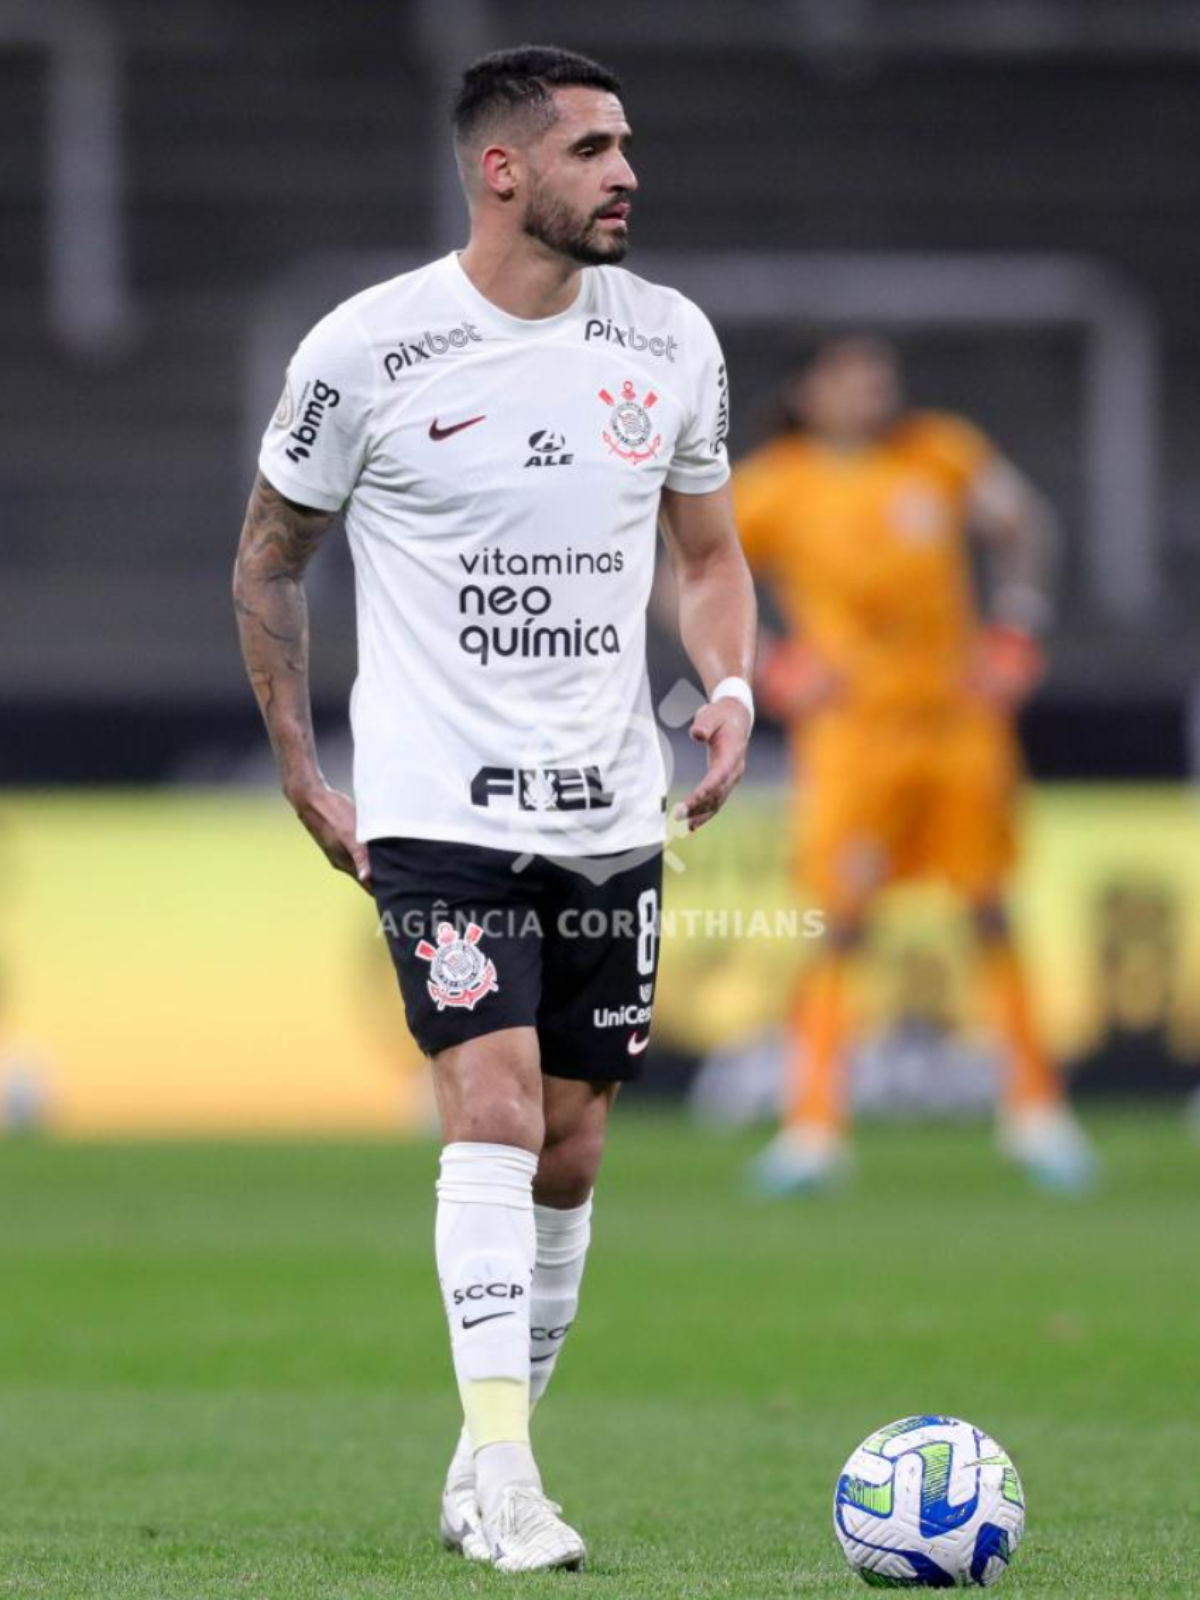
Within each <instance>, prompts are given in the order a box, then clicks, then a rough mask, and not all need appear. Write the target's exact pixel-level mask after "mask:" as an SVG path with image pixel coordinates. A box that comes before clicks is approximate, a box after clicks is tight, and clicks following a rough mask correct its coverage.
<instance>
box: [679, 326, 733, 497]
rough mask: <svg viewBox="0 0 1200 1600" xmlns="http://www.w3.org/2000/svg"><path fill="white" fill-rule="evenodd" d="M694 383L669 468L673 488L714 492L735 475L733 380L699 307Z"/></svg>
mask: <svg viewBox="0 0 1200 1600" xmlns="http://www.w3.org/2000/svg"><path fill="white" fill-rule="evenodd" d="M692 311H693V313H694V317H693V328H694V329H695V332H694V333H692V334H691V335H690V336H689V338H690V342H691V343H692V345H693V347H694V348H693V351H692V352H690V354H691V367H692V373H693V375H694V376H693V383H692V388H691V404H690V410H689V412H688V416H687V419H686V420H685V422H684V425H683V428H682V429H681V431H680V434H679V438H678V440H677V441H676V445H675V454H674V455H673V456H672V457H671V465H670V468H669V470H668V472H667V488H668V489H676V490H678V491H679V492H680V493H681V494H709V493H710V492H711V491H712V490H713V489H719V488H720V487H721V485H722V484H723V483H725V482H726V481H727V479H728V477H729V455H728V452H727V450H726V448H725V442H726V438H727V436H728V433H729V378H728V375H727V373H726V371H725V357H724V356H723V355H722V354H721V346H720V344H719V343H718V342H717V336H716V334H715V333H714V332H713V330H712V325H711V323H710V322H709V320H708V318H707V317H706V316H704V315H703V314H702V313H701V312H700V311H698V310H696V308H695V307H694V306H693V307H692Z"/></svg>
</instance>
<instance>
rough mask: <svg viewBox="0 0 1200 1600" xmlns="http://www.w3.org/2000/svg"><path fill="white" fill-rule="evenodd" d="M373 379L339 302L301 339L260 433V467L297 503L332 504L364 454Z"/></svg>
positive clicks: (322, 507)
mask: <svg viewBox="0 0 1200 1600" xmlns="http://www.w3.org/2000/svg"><path fill="white" fill-rule="evenodd" d="M373 392H374V385H373V380H372V373H371V359H370V351H369V348H368V346H367V342H366V339H365V337H364V335H363V333H362V331H361V329H360V328H359V325H358V323H357V321H356V320H355V318H354V317H353V316H351V315H349V314H347V313H346V312H344V311H342V310H338V311H334V312H331V314H330V315H329V316H327V317H326V318H325V319H324V320H323V321H321V322H318V323H317V325H316V327H315V328H314V329H313V330H312V332H311V333H310V334H309V335H308V336H307V337H306V338H305V339H304V340H303V341H302V343H301V344H300V347H299V349H298V350H297V351H296V354H295V355H294V356H293V357H292V360H291V364H290V365H289V367H288V370H287V376H286V378H285V379H284V384H283V394H282V395H281V396H280V400H279V407H278V409H277V411H276V412H275V415H274V416H273V417H272V418H271V421H270V423H269V425H268V427H267V431H266V433H264V434H263V441H262V449H261V451H260V452H259V457H258V466H259V471H260V472H261V473H262V475H263V477H264V478H266V480H267V481H268V483H270V484H273V485H274V487H275V488H276V489H278V490H279V492H280V493H281V494H284V495H286V496H287V497H288V499H289V500H295V501H296V502H297V504H299V505H305V506H313V507H315V508H316V509H317V510H319V511H338V510H340V509H341V507H342V506H343V505H345V503H346V501H347V500H348V499H349V498H350V495H351V493H352V492H353V489H354V485H355V484H356V483H357V481H358V476H359V473H360V472H361V471H362V466H363V462H364V460H365V459H366V453H367V439H368V430H369V427H370V419H371V403H372V396H373Z"/></svg>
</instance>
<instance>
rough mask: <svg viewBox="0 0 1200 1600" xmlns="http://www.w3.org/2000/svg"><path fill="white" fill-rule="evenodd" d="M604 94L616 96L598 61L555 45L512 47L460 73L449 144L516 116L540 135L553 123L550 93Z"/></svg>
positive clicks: (614, 80) (614, 81)
mask: <svg viewBox="0 0 1200 1600" xmlns="http://www.w3.org/2000/svg"><path fill="white" fill-rule="evenodd" d="M564 88H583V89H603V90H606V91H607V92H608V93H609V94H620V92H621V83H620V79H619V78H618V77H617V76H616V74H615V73H612V72H610V71H609V70H608V68H607V67H602V66H601V65H600V63H599V62H598V61H592V60H590V59H589V57H587V56H581V55H576V54H575V52H574V51H573V50H559V49H558V48H557V47H556V46H554V45H535V44H522V45H517V47H516V48H515V49H513V50H494V51H493V52H492V54H491V55H487V56H481V57H480V59H479V60H478V61H474V62H472V63H471V65H470V66H469V67H468V68H467V70H466V71H465V72H464V73H463V76H462V82H461V83H460V84H459V86H458V92H457V93H456V94H455V96H454V105H453V108H452V110H451V121H452V122H453V125H454V139H455V142H456V143H457V144H460V145H461V144H465V143H467V142H468V141H470V140H471V139H473V138H474V137H475V136H476V135H477V134H478V133H479V132H480V130H481V129H482V128H484V127H485V126H486V125H487V124H488V123H490V122H492V121H498V120H499V119H500V118H502V117H504V116H507V115H510V114H511V113H514V112H516V113H521V114H523V115H525V116H527V117H529V118H530V120H531V121H532V122H533V123H534V124H535V125H537V124H539V123H540V125H541V127H542V129H545V128H548V127H550V125H551V124H552V123H553V122H554V120H555V116H556V112H555V108H554V90H555V89H564Z"/></svg>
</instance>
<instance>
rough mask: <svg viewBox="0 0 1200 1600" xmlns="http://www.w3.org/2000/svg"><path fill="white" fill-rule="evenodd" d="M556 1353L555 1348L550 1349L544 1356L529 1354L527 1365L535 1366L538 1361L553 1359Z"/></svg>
mask: <svg viewBox="0 0 1200 1600" xmlns="http://www.w3.org/2000/svg"><path fill="white" fill-rule="evenodd" d="M557 1354H558V1351H557V1350H551V1352H550V1354H549V1355H545V1356H530V1358H529V1365H530V1366H531V1367H535V1366H536V1365H537V1364H538V1362H539V1361H553V1360H554V1358H555V1356H556V1355H557Z"/></svg>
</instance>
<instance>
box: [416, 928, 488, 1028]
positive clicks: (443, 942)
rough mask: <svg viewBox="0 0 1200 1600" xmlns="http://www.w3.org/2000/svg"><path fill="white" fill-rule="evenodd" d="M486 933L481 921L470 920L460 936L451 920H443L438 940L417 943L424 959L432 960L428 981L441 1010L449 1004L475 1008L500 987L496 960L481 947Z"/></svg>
mask: <svg viewBox="0 0 1200 1600" xmlns="http://www.w3.org/2000/svg"><path fill="white" fill-rule="evenodd" d="M482 937H483V929H482V928H481V927H479V925H478V924H477V923H474V922H472V923H470V924H469V925H468V927H467V931H466V933H465V934H463V936H462V937H461V938H459V936H458V934H456V933H455V931H454V929H453V927H452V926H451V924H450V923H448V922H439V923H438V930H437V944H436V945H433V944H430V942H429V940H428V939H422V940H421V941H420V943H419V944H418V945H417V954H418V955H419V956H420V958H421V960H422V961H428V962H429V963H430V967H429V977H428V979H427V980H426V983H427V986H428V989H429V994H430V998H431V999H432V1000H434V1001H435V1002H436V1004H437V1008H438V1010H439V1011H444V1010H445V1009H446V1007H447V1006H465V1007H466V1008H467V1010H468V1011H473V1010H474V1009H475V1007H476V1006H477V1005H478V1004H479V1002H480V1001H481V1000H482V999H483V997H484V995H487V994H491V993H492V991H493V990H495V989H498V988H499V987H500V985H499V984H498V983H497V981H496V967H495V963H494V962H492V961H489V960H488V958H487V956H485V955H484V953H483V951H482V950H481V949H480V948H479V941H480V939H481V938H482Z"/></svg>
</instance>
